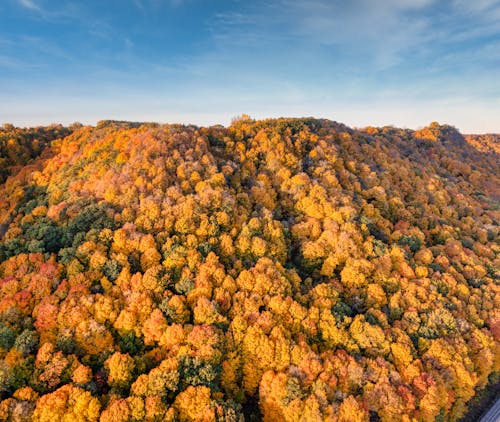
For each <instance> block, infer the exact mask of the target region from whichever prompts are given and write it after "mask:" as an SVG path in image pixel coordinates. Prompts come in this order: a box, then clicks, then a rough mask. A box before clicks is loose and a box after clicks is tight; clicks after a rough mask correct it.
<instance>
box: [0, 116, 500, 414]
mask: <svg viewBox="0 0 500 422" xmlns="http://www.w3.org/2000/svg"><path fill="white" fill-rule="evenodd" d="M499 154H500V136H497V135H462V134H460V133H459V132H458V131H457V130H456V129H455V128H454V127H452V126H447V125H440V124H438V123H431V124H430V125H429V126H428V127H425V128H423V129H420V130H417V131H413V130H409V129H398V128H394V127H381V128H376V127H367V128H364V129H352V128H349V127H347V126H345V125H343V124H340V123H336V122H333V121H329V120H322V119H313V118H303V119H269V120H261V121H255V120H253V119H251V118H250V117H248V116H245V115H243V116H241V117H239V118H236V119H234V120H233V122H232V124H231V125H230V126H228V127H223V126H211V127H198V126H190V125H166V124H165V125H163V124H155V123H145V124H141V123H131V122H120V121H102V122H99V123H98V124H97V125H96V126H95V127H94V126H83V125H81V124H73V125H72V126H69V127H63V126H60V125H52V126H48V127H35V128H17V127H14V126H13V125H9V124H5V125H3V127H1V128H0V420H2V421H8V420H12V421H32V420H33V421H40V422H53V421H66V422H70V421H77V422H78V421H91V422H95V421H102V422H122V421H123V422H125V421H180V422H183V421H206V422H209V421H225V422H236V421H238V422H239V421H244V420H246V421H261V420H262V421H268V422H271V421H297V422H298V421H323V420H328V421H338V422H364V421H367V422H368V421H404V422H419V421H442V422H444V421H459V420H460V419H461V418H462V417H463V416H464V415H466V413H467V412H468V411H469V409H470V407H471V406H472V405H471V404H470V403H474V400H475V398H476V397H477V396H478V395H479V394H481V393H482V392H484V391H488V389H489V388H492V386H495V385H498V382H499V374H500V295H499V293H500V283H499V268H500V254H499V252H500V230H499V222H500V160H499Z"/></svg>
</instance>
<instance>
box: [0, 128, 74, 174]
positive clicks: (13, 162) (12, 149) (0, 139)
mask: <svg viewBox="0 0 500 422" xmlns="http://www.w3.org/2000/svg"><path fill="white" fill-rule="evenodd" d="M76 127H78V124H76V125H74V126H72V127H71V128H66V127H63V126H61V125H52V126H49V127H35V128H27V129H21V128H17V127H14V126H13V125H11V124H5V125H3V126H2V127H0V183H3V182H4V181H5V179H6V178H7V176H9V175H10V174H11V172H12V169H13V168H16V167H17V166H24V165H26V164H28V163H30V162H31V161H32V160H33V159H35V158H37V157H38V156H39V155H41V154H42V153H43V152H44V151H45V150H46V148H47V146H49V145H50V142H51V141H52V140H54V139H57V138H62V137H65V136H67V135H69V134H70V133H71V132H72V130H73V129H75V128H76Z"/></svg>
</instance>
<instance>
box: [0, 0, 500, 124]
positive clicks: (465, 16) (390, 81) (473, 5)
mask: <svg viewBox="0 0 500 422" xmlns="http://www.w3.org/2000/svg"><path fill="white" fill-rule="evenodd" d="M243 113H246V114H249V115H250V116H252V117H253V118H258V119H260V118H267V117H279V116H291V117H292V116H293V117H298V116H314V117H322V118H327V119H331V120H336V121H338V122H342V123H345V124H348V125H350V126H354V127H364V126H368V125H373V126H384V125H394V126H398V127H407V128H412V129H416V128H420V127H423V126H426V125H428V124H429V123H430V122H431V121H438V122H440V123H446V124H451V125H453V126H455V127H457V128H458V129H460V130H461V131H462V132H464V133H488V132H496V133H500V0H350V1H347V0H345V1H342V0H252V1H245V0H85V1H83V0H82V1H76V0H0V124H1V123H3V122H9V123H13V124H15V125H19V126H31V125H42V124H49V123H54V122H60V123H63V124H69V123H72V122H77V121H78V122H81V123H84V124H86V123H90V124H95V123H96V122H97V121H98V120H104V119H119V120H132V121H157V122H164V123H174V122H179V123H193V124H197V125H210V124H223V125H227V124H229V123H230V121H231V119H232V118H234V117H236V116H238V115H241V114H243Z"/></svg>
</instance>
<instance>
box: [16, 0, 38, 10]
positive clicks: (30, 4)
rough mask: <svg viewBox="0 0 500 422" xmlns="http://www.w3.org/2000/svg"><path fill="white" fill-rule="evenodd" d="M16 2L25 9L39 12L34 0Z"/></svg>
mask: <svg viewBox="0 0 500 422" xmlns="http://www.w3.org/2000/svg"><path fill="white" fill-rule="evenodd" d="M17 2H18V3H19V4H20V5H21V6H22V7H24V8H25V9H30V10H36V11H40V10H41V8H40V6H39V5H38V4H37V3H36V2H35V1H34V0H17Z"/></svg>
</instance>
